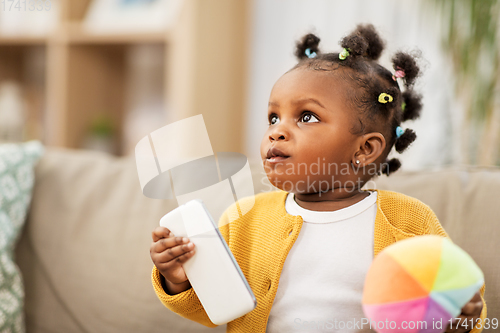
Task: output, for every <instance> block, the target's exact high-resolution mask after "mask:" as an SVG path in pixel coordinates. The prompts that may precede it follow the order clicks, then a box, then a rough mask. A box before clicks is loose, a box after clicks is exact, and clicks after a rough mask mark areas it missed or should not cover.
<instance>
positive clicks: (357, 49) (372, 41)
mask: <svg viewBox="0 0 500 333" xmlns="http://www.w3.org/2000/svg"><path fill="white" fill-rule="evenodd" d="M340 45H341V46H342V47H343V48H346V49H349V52H351V53H353V54H355V55H362V56H365V57H367V58H369V59H371V60H377V59H378V58H379V57H380V55H381V54H382V51H383V50H384V46H385V44H384V41H383V40H382V39H381V38H380V36H379V35H378V33H377V31H376V30H375V27H374V26H373V25H372V24H366V25H362V24H359V25H358V26H357V27H356V30H354V31H353V32H352V33H351V34H350V35H348V36H347V37H344V38H343V39H342V40H341V42H340Z"/></svg>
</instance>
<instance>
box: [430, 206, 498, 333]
mask: <svg viewBox="0 0 500 333" xmlns="http://www.w3.org/2000/svg"><path fill="white" fill-rule="evenodd" d="M424 233H425V234H430V235H439V236H442V237H447V238H449V236H448V234H447V233H446V231H445V230H444V229H443V227H442V226H441V223H439V220H438V218H437V216H436V214H434V212H433V211H432V210H431V209H430V208H429V210H428V214H427V219H426V224H425V229H424ZM485 289H486V285H484V284H483V286H482V287H481V289H480V290H479V293H480V294H481V300H482V301H483V309H482V311H481V315H480V321H479V322H478V323H477V325H476V327H475V328H474V329H472V330H471V331H470V333H480V332H482V331H483V326H484V322H485V320H486V317H487V311H488V310H487V308H486V302H485V301H484V291H485Z"/></svg>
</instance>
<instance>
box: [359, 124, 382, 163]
mask: <svg viewBox="0 0 500 333" xmlns="http://www.w3.org/2000/svg"><path fill="white" fill-rule="evenodd" d="M385 146H386V141H385V138H384V136H383V135H382V133H378V132H373V133H368V134H365V135H363V136H362V137H361V138H360V144H359V149H358V151H357V152H356V153H355V154H354V157H353V159H354V161H353V162H354V163H356V164H354V165H356V166H359V167H363V166H368V165H369V164H371V163H374V162H375V161H376V160H377V159H378V158H379V157H380V155H382V153H383V152H384V150H385ZM356 161H359V163H357V162H356Z"/></svg>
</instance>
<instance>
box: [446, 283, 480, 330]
mask: <svg viewBox="0 0 500 333" xmlns="http://www.w3.org/2000/svg"><path fill="white" fill-rule="evenodd" d="M482 310H483V301H482V300H481V295H480V294H479V292H477V293H476V294H475V295H474V297H472V299H471V300H470V301H469V303H467V304H465V305H464V307H463V308H462V313H461V314H460V316H458V318H457V319H455V320H454V321H453V323H452V324H451V325H450V324H448V327H447V328H446V331H445V333H465V332H470V331H471V330H472V329H473V328H474V327H475V326H476V324H477V321H478V320H479V318H480V316H481V311H482ZM472 323H474V325H472ZM462 324H463V325H462Z"/></svg>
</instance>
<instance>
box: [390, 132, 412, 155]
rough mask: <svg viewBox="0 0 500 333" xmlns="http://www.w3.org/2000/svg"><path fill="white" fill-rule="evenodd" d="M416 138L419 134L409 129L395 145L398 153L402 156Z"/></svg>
mask: <svg viewBox="0 0 500 333" xmlns="http://www.w3.org/2000/svg"><path fill="white" fill-rule="evenodd" d="M416 138H417V134H415V132H414V131H413V130H412V129H410V128H407V129H406V130H405V131H404V132H403V134H401V136H400V137H399V138H398V139H397V140H396V143H395V144H394V147H395V148H396V151H397V152H398V153H400V154H401V153H402V152H403V151H405V149H406V148H408V146H409V145H410V144H411V143H412V142H413V141H415V139H416Z"/></svg>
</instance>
